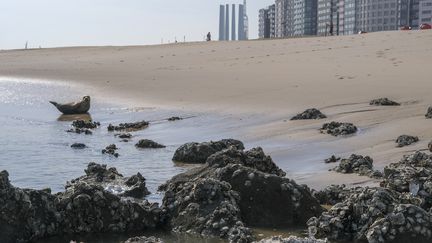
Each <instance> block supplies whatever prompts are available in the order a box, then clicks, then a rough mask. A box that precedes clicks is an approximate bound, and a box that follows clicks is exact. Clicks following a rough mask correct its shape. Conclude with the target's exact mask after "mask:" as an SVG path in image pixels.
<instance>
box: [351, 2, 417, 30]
mask: <svg viewBox="0 0 432 243" xmlns="http://www.w3.org/2000/svg"><path fill="white" fill-rule="evenodd" d="M409 10H410V6H409V1H401V0H362V1H360V6H358V7H357V8H356V11H357V12H356V16H357V21H356V25H357V26H356V28H357V30H358V31H366V32H375V31H386V30H397V29H399V28H400V26H405V25H409V17H407V16H408V12H409Z"/></svg>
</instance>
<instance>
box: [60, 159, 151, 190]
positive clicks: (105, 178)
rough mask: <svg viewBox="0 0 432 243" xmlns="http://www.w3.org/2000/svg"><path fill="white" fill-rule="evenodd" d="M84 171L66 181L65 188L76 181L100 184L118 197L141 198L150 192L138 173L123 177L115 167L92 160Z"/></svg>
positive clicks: (72, 185) (73, 184)
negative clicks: (108, 166)
mask: <svg viewBox="0 0 432 243" xmlns="http://www.w3.org/2000/svg"><path fill="white" fill-rule="evenodd" d="M84 171H85V173H86V175H85V176H81V177H79V178H77V179H74V180H72V181H70V182H68V183H67V184H66V189H68V188H71V187H74V186H75V185H76V184H78V183H87V184H91V185H98V186H101V187H103V188H104V189H105V190H106V191H108V192H110V193H112V194H115V195H117V196H120V197H122V196H125V197H134V198H143V197H145V196H146V195H148V194H150V192H149V191H148V190H147V187H146V183H145V181H146V180H145V178H144V177H143V176H142V175H141V174H140V173H137V174H136V175H133V176H131V177H123V175H122V174H120V173H118V172H117V169H116V168H114V167H112V168H107V166H106V165H101V164H96V163H93V162H92V163H89V164H88V166H87V169H86V170H84Z"/></svg>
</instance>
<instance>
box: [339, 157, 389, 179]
mask: <svg viewBox="0 0 432 243" xmlns="http://www.w3.org/2000/svg"><path fill="white" fill-rule="evenodd" d="M334 170H335V171H336V172H339V173H344V174H351V173H356V174H359V175H361V176H369V177H372V178H381V177H382V173H381V172H379V171H374V170H373V159H372V158H371V157H369V156H362V155H356V154H352V155H351V156H350V157H349V158H347V159H342V160H341V162H340V163H339V165H338V166H337V167H336V168H334Z"/></svg>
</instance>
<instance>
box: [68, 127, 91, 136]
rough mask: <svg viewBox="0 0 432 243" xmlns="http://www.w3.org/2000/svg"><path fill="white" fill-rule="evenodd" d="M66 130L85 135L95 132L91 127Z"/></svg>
mask: <svg viewBox="0 0 432 243" xmlns="http://www.w3.org/2000/svg"><path fill="white" fill-rule="evenodd" d="M66 132H70V133H76V134H82V133H83V134H85V135H92V134H93V132H92V131H91V130H90V129H87V128H72V129H69V130H67V131H66Z"/></svg>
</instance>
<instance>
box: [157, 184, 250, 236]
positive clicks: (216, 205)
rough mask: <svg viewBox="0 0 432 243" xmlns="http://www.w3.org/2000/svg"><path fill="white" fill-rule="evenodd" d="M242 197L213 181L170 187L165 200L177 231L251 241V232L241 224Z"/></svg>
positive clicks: (165, 205) (229, 187)
mask: <svg viewBox="0 0 432 243" xmlns="http://www.w3.org/2000/svg"><path fill="white" fill-rule="evenodd" d="M238 201H239V195H238V193H237V192H235V191H233V190H232V189H231V186H230V184H228V183H227V182H223V181H219V180H215V179H212V178H198V179H196V180H194V181H190V182H186V183H181V184H174V183H172V184H169V185H168V188H167V191H166V192H165V197H164V199H163V204H162V206H163V208H164V210H166V211H167V212H168V215H169V217H170V224H171V227H172V228H173V230H174V231H177V232H190V233H196V234H201V235H204V236H216V237H221V238H227V239H229V240H230V241H232V242H252V241H253V237H252V232H251V230H250V229H249V228H246V227H245V226H244V224H243V222H242V221H241V214H240V208H239V206H238Z"/></svg>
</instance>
